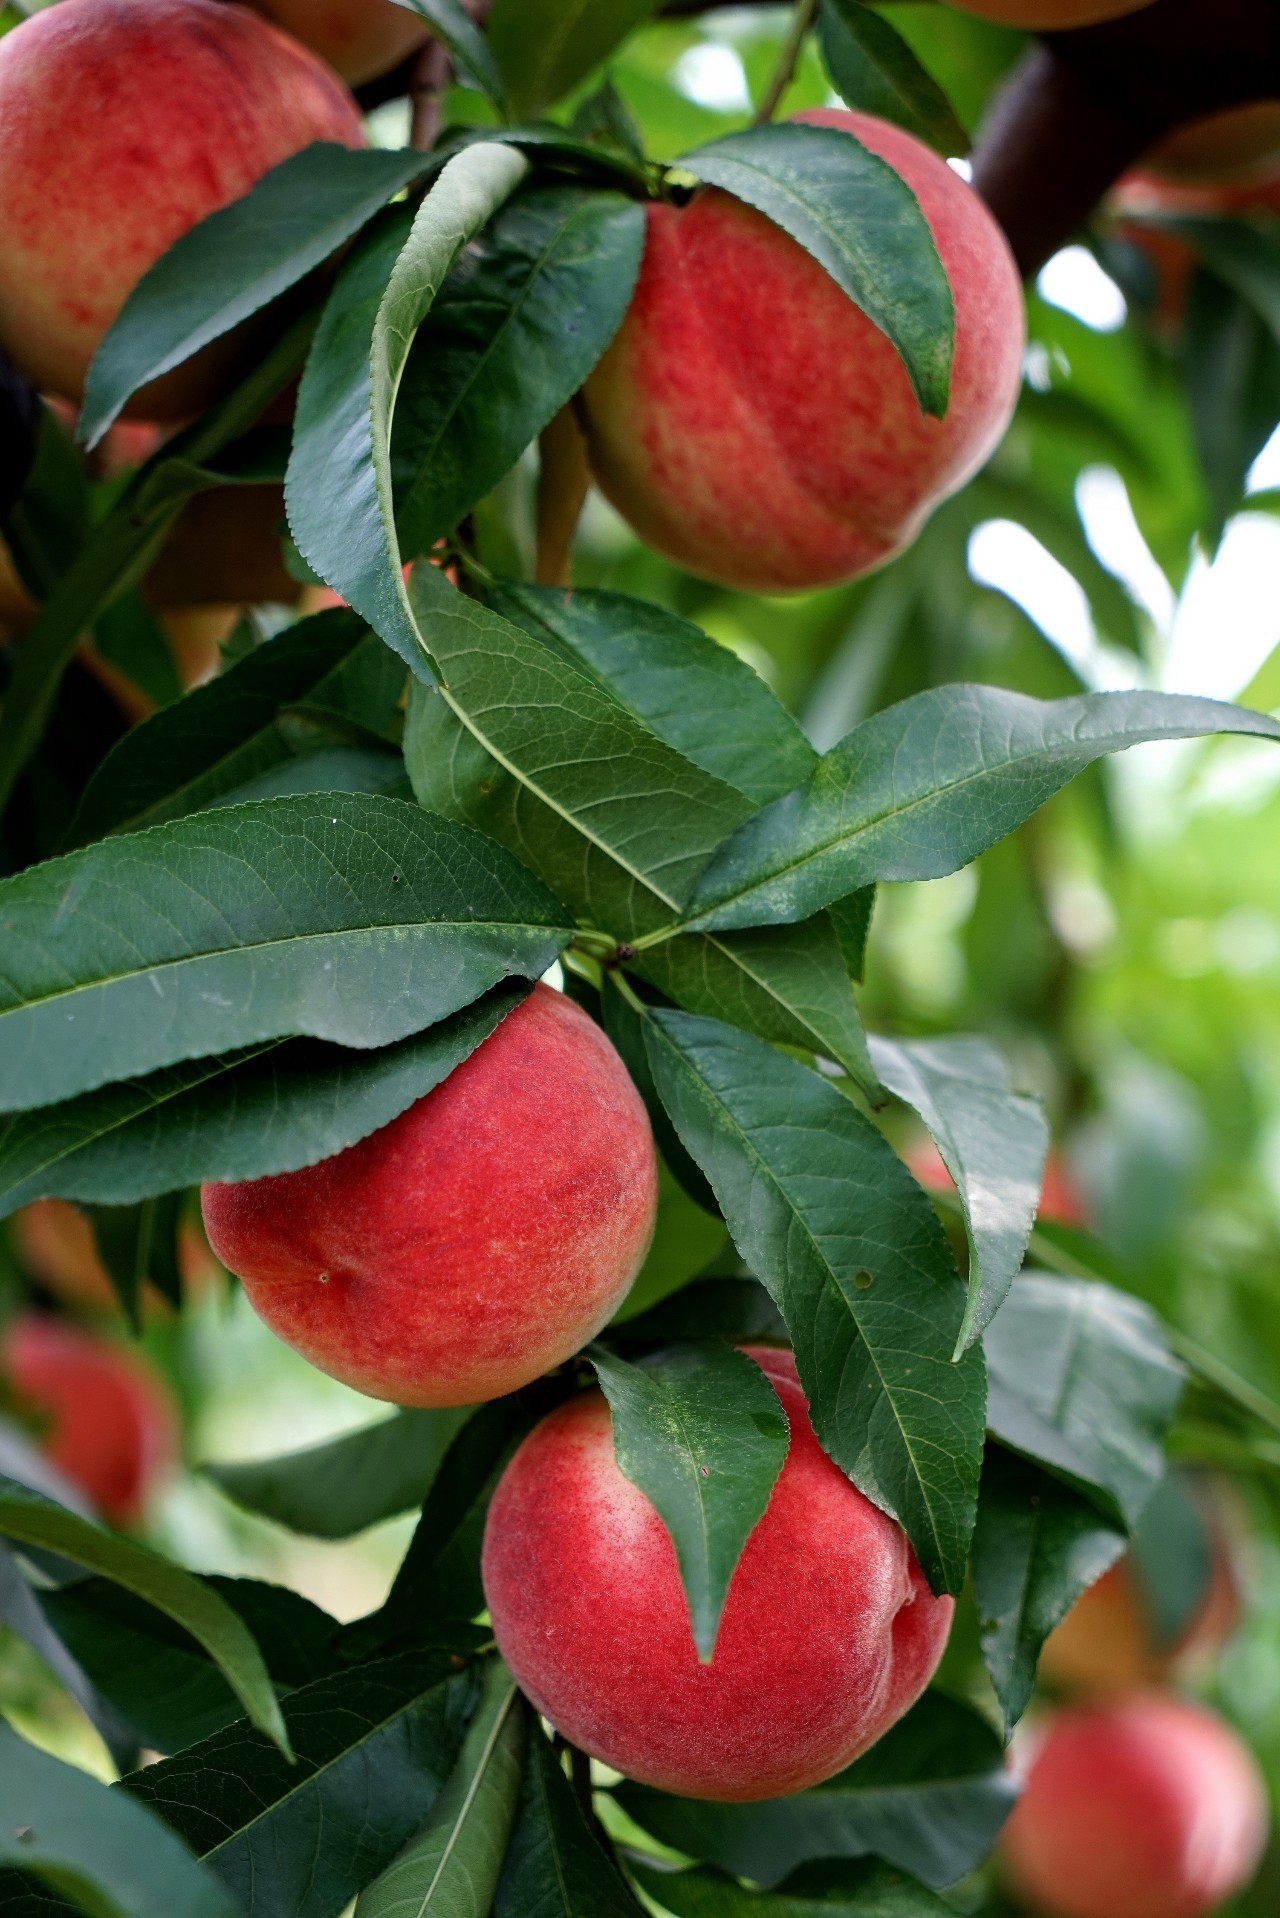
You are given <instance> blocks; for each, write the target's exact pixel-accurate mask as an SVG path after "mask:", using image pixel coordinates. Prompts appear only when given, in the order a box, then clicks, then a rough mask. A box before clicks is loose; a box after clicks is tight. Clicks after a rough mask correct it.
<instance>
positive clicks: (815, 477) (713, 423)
mask: <svg viewBox="0 0 1280 1918" xmlns="http://www.w3.org/2000/svg"><path fill="white" fill-rule="evenodd" d="M798 117H799V118H800V119H801V120H804V121H807V122H809V123H811V124H813V125H817V126H826V127H834V128H836V129H840V130H844V131H846V132H848V133H851V134H855V135H856V136H857V138H858V139H859V140H861V141H862V142H863V143H864V144H865V145H866V146H868V147H870V148H871V149H872V151H873V152H875V153H878V154H879V155H880V156H881V157H882V158H883V159H885V160H886V161H888V163H889V164H890V166H892V167H893V168H894V169H895V170H896V171H897V172H898V173H899V174H901V176H902V178H903V179H904V180H905V181H906V182H907V184H908V185H909V186H910V187H911V188H912V190H913V191H914V192H915V194H916V195H917V197H918V199H919V201H920V205H921V207H922V208H923V210H924V214H925V218H926V219H927V221H928V223H929V226H930V228H931V230H932V232H933V236H934V239H935V241H936V242H937V246H938V251H939V253H940V255H941V257H942V262H943V265H944V266H945V268H946V271H947V275H948V277H949V279H950V281H951V287H952V292H953V294H954V298H955V307H956V345H955V356H954V361H953V366H952V377H951V401H950V405H949V407H948V409H947V414H946V417H945V419H941V420H936V419H927V418H926V417H925V416H924V415H923V414H922V413H921V411H920V408H919V405H918V403H917V401H916V398H915V395H914V393H913V391H912V389H911V384H910V381H909V380H908V378H907V374H906V370H905V368H904V367H903V365H902V362H901V360H900V359H899V358H898V355H897V353H896V352H895V350H894V348H893V347H892V346H891V345H890V343H889V340H888V339H887V338H886V336H885V335H884V334H883V333H881V332H880V331H879V330H878V329H877V328H876V327H875V326H874V325H873V324H872V322H871V321H870V320H869V319H868V318H867V317H866V315H865V314H864V313H862V312H861V311H860V310H859V308H858V307H856V306H855V305H854V304H853V302H852V301H851V300H850V299H849V298H848V297H847V296H846V295H845V294H844V293H842V292H841V290H840V288H839V287H838V286H837V285H836V283H835V281H834V280H833V279H832V278H831V277H830V275H829V274H828V273H826V272H825V271H824V269H823V268H822V267H821V266H819V264H818V262H817V261H816V260H815V259H814V258H813V257H812V256H811V255H810V254H809V253H807V252H806V251H805V250H804V248H803V247H802V246H800V245H799V244H798V243H797V242H796V241H795V240H793V239H791V238H790V236H789V235H788V234H786V233H784V232H783V231H782V229H781V228H780V227H777V226H775V225H774V224H773V222H772V221H771V220H769V219H766V217H765V215H764V214H763V213H760V212H757V211H756V209H755V208H754V207H750V206H747V205H745V204H744V202H742V201H741V200H736V199H734V198H733V197H732V195H730V194H728V193H723V192H720V191H719V190H717V189H715V188H709V187H704V188H702V189H701V190H700V191H698V192H697V193H696V194H695V195H694V197H693V198H692V200H690V201H689V203H688V204H687V205H686V206H683V207H677V206H670V205H665V204H661V205H651V206H650V207H649V208H648V212H647V217H648V234H647V239H646V243H645V253H644V260H643V263H642V266H641V270H640V277H639V280H638V282H637V285H636V291H635V297H634V299H633V300H632V304H631V307H630V310H629V312H628V314H627V316H626V318H625V320H624V321H623V323H622V327H621V329H620V330H619V333H618V336H617V338H616V339H615V341H614V342H613V345H612V346H611V347H610V349H609V351H608V352H607V353H606V354H605V356H604V358H603V360H602V361H601V362H600V365H599V366H598V367H597V368H596V370H595V372H594V373H593V374H592V376H591V378H590V379H589V380H588V381H587V384H586V386H585V388H584V389H583V395H582V424H583V428H584V431H585V434H586V438H587V445H588V451H589V453H590V458H591V466H592V471H593V473H594V475H595V478H596V480H597V482H598V484H599V485H600V487H601V490H602V491H603V492H604V493H605V495H606V497H607V498H608V499H610V500H611V501H612V503H613V505H614V506H615V507H616V508H617V509H618V511H619V512H620V513H621V514H622V516H623V518H624V519H626V520H628V521H629V522H630V523H631V525H632V526H633V527H634V528H635V530H636V532H637V533H639V535H640V537H641V538H642V539H644V540H647V541H648V543H649V544H650V545H651V546H654V547H656V548H657V550H658V551H659V552H660V553H663V554H665V555H666V557H667V558H668V559H672V560H675V561H676V562H677V563H678V564H679V565H681V566H685V567H688V568H689V570H690V571H691V572H695V573H700V574H702V575H704V576H705V577H707V578H709V579H714V580H718V581H720V582H721V583H722V584H724V585H726V586H733V587H739V588H742V589H744V590H748V591H753V592H766V593H784V592H795V591H803V590H805V589H807V588H810V587H816V586H827V585H833V584H835V583H836V582H837V581H840V580H846V579H852V578H854V577H855V576H856V575H857V574H859V573H865V572H868V571H870V570H871V569H872V568H873V567H876V566H881V565H883V564H884V563H885V561H886V560H889V559H892V558H893V556H894V554H895V553H898V552H901V550H902V549H903V547H905V546H907V545H909V544H910V542H911V540H912V539H914V538H915V536H916V534H917V533H918V532H919V530H920V528H921V526H922V525H923V524H924V521H925V520H926V519H927V518H928V515H929V513H930V512H931V511H932V510H933V508H934V507H935V506H937V505H938V504H939V502H940V501H941V500H943V499H945V498H946V497H947V495H948V494H950V493H953V492H955V491H956V489H957V488H958V487H960V486H962V485H963V484H964V482H965V480H967V479H968V478H969V477H970V476H971V475H972V474H973V473H975V472H976V471H977V469H978V468H979V467H980V466H981V465H982V463H983V461H984V460H985V459H986V458H987V456H988V454H990V453H991V451H992V450H993V448H994V447H995V445H996V443H997V441H998V440H999V439H1000V437H1001V435H1002V434H1003V432H1004V429H1005V427H1006V425H1007V424H1008V421H1009V417H1010V415H1011V413H1012V411H1013V407H1014V402H1015V401H1016V399H1017V395H1018V383H1019V378H1020V368H1021V363H1022V344H1023V318H1022V296H1021V291H1020V288H1019V284H1018V275H1017V269H1016V268H1015V266H1014V263H1013V258H1012V255H1011V254H1010V252H1009V248H1008V245H1007V243H1006V241H1005V238H1004V235H1003V234H1002V233H1001V231H1000V229H999V227H998V226H997V225H996V223H995V221H994V220H993V219H992V217H991V215H990V213H988V211H987V209H986V207H985V206H984V205H983V204H982V202H981V200H980V199H979V198H978V196H977V194H976V193H974V192H973V190H972V189H971V188H970V187H968V186H966V184H965V182H964V181H963V180H962V179H961V178H960V177H959V175H958V174H957V173H955V172H953V171H952V169H951V168H950V167H949V166H947V164H946V163H945V161H943V160H941V159H940V158H939V157H938V155H937V154H936V153H934V152H933V151H932V149H931V148H929V147H926V146H924V145H923V144H922V142H921V141H919V140H917V139H915V138H913V136H912V135H911V134H909V133H904V132H903V131H902V130H901V128H899V127H894V126H890V125H888V124H887V123H886V122H885V121H883V120H877V119H875V118H873V117H872V116H871V115H870V114H866V113H847V112H845V111H843V110H842V109H834V108H833V109H827V108H823V109H820V110H818V111H815V112H812V113H804V114H801V115H799V116H798Z"/></svg>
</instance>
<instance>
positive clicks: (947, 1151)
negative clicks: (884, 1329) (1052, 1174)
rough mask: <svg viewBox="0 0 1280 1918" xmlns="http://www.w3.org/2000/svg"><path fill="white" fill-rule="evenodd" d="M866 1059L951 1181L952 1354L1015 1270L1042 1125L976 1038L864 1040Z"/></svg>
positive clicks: (1044, 1131) (975, 1332) (1037, 1172)
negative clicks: (964, 1290)
mask: <svg viewBox="0 0 1280 1918" xmlns="http://www.w3.org/2000/svg"><path fill="white" fill-rule="evenodd" d="M871 1056H872V1062H873V1064H874V1065H875V1068H876V1071H877V1072H878V1073H879V1075H880V1077H881V1079H883V1081H884V1083H885V1085H887V1086H888V1088H889V1090H890V1092H895V1093H897V1095H898V1097H899V1098H900V1099H904V1100H905V1101H906V1103H907V1104H908V1105H909V1106H913V1107H914V1108H915V1110H916V1111H917V1112H918V1113H919V1114H920V1117H921V1118H922V1119H923V1120H924V1122H925V1125H926V1126H927V1127H928V1129H929V1134H930V1137H931V1138H932V1139H933V1142H934V1144H935V1145H936V1146H937V1148H938V1151H939V1152H940V1153H941V1154H942V1158H943V1162H944V1164H945V1165H946V1168H947V1170H948V1172H949V1173H950V1174H951V1176H952V1178H953V1179H954V1180H955V1182H956V1186H957V1189H958V1191H959V1194H960V1203H961V1205H962V1206H963V1208H964V1225H965V1232H966V1234H967V1235H968V1239H969V1302H968V1304H967V1306H966V1307H965V1315H964V1324H963V1326H962V1327H961V1332H960V1339H959V1342H958V1345H957V1350H958V1351H959V1350H963V1348H964V1347H965V1346H966V1345H970V1344H972V1342H973V1340H974V1339H976V1338H979V1337H980V1336H981V1335H982V1333H983V1331H984V1330H985V1329H986V1327H987V1326H988V1325H990V1323H991V1321H992V1319H993V1318H994V1317H995V1314H996V1311H997V1310H998V1308H999V1305H1000V1302H1001V1300H1002V1299H1003V1298H1004V1296H1005V1294H1006V1293H1007V1292H1008V1290H1009V1287H1010V1286H1011V1285H1012V1284H1013V1281H1014V1277H1015V1275H1016V1274H1017V1272H1018V1271H1019V1270H1020V1269H1021V1266H1022V1257H1023V1254H1024V1253H1025V1251H1026V1249H1027V1240H1028V1238H1029V1237H1030V1236H1031V1227H1032V1225H1033V1223H1034V1221H1035V1216H1036V1207H1037V1206H1038V1205H1039V1203H1040V1186H1041V1182H1042V1180H1043V1177H1044V1161H1045V1154H1046V1153H1047V1152H1048V1150H1049V1128H1048V1126H1047V1125H1046V1123H1045V1118H1044V1113H1043V1111H1042V1110H1041V1107H1040V1104H1039V1101H1038V1100H1036V1099H1030V1098H1026V1097H1025V1096H1023V1095H1022V1094H1021V1093H1017V1092H1015V1091H1014V1090H1013V1088H1012V1086H1011V1084H1010V1082H1009V1068H1008V1065H1007V1063H1006V1061H1005V1059H1004V1056H1003V1055H1002V1054H1001V1053H999V1052H997V1050H996V1048H995V1047H994V1046H993V1045H991V1044H989V1043H988V1041H987V1040H985V1039H978V1038H970V1037H953V1038H939V1039H914V1040H906V1039H873V1040H872V1041H871Z"/></svg>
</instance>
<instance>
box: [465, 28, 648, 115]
mask: <svg viewBox="0 0 1280 1918" xmlns="http://www.w3.org/2000/svg"><path fill="white" fill-rule="evenodd" d="M657 5H658V0H494V5H493V9H492V11H491V12H490V15H489V26H488V35H489V43H490V45H491V47H492V48H493V55H494V58H495V60H496V61H497V63H498V67H499V69H500V71H501V73H502V77H503V80H504V82H505V84H506V90H507V97H508V99H509V100H510V102H511V107H512V111H513V113H514V115H515V117H516V118H517V119H521V118H523V117H524V116H525V115H526V114H539V113H541V112H542V110H543V108H544V107H548V106H550V105H551V103H552V102H553V101H554V100H559V99H561V98H562V97H563V96H564V95H565V94H566V93H568V91H569V89H570V88H571V87H573V86H576V85H577V83H578V81H579V80H582V79H585V77H586V75H587V74H588V73H590V72H591V70H592V68H593V67H596V66H599V64H600V62H601V61H602V60H604V59H605V58H606V57H607V56H608V55H609V54H610V53H612V52H613V49H614V48H615V47H616V46H617V45H618V44H619V43H620V42H621V41H622V40H625V38H626V37H627V35H628V34H629V33H630V32H632V30H633V29H634V28H636V27H638V26H639V25H640V24H641V23H642V22H643V21H645V20H647V19H648V17H649V15H650V14H651V13H654V12H655V11H656V10H657Z"/></svg>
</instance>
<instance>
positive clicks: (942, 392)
mask: <svg viewBox="0 0 1280 1918" xmlns="http://www.w3.org/2000/svg"><path fill="white" fill-rule="evenodd" d="M680 165H681V167H682V168H685V169H687V170H688V171H689V172H690V173H693V174H695V175H696V176H697V178H698V179H699V180H703V181H705V182H706V183H707V185H708V186H717V187H720V188H721V189H722V190H723V191H724V192H726V193H732V194H733V195H734V197H735V198H736V199H739V200H745V201H746V203H747V205H748V206H754V207H756V208H758V209H759V211H760V212H761V213H763V214H766V215H767V217H768V218H769V219H771V220H772V221H774V223H775V224H776V225H777V226H780V227H781V228H782V229H783V231H784V232H786V233H789V234H790V235H791V237H792V239H793V240H795V241H797V242H798V244H799V245H800V246H802V247H803V248H804V249H805V251H806V253H811V254H812V255H813V257H814V259H815V260H816V261H817V262H818V264H819V266H821V267H824V268H825V269H826V271H827V272H828V273H829V274H830V275H831V277H832V279H833V280H834V281H835V283H836V285H837V286H838V287H840V288H841V290H842V291H843V292H845V293H847V294H848V296H849V298H850V299H851V300H852V301H853V303H854V305H855V306H857V307H859V308H861V310H862V312H864V313H865V314H866V316H867V318H868V319H869V320H870V321H871V322H872V324H873V325H874V326H876V327H878V328H879V329H880V331H881V332H882V333H883V334H884V335H885V337H886V338H887V339H888V340H889V341H890V343H891V344H892V345H893V347H894V348H895V350H896V351H897V353H898V355H899V357H900V359H901V360H902V364H903V365H904V366H905V368H906V370H907V376H908V378H909V379H910V381H911V384H912V387H913V388H914V390H915V395H916V398H917V400H918V401H919V402H920V410H921V412H923V413H928V414H932V415H933V416H934V417H935V418H936V419H941V418H942V417H943V415H944V414H945V413H946V410H947V402H948V398H949V396H950V391H951V354H952V347H953V344H954V340H955V323H956V316H955V302H954V301H953V299H952V297H951V285H950V282H949V281H948V279H947V275H946V271H945V269H944V267H943V264H942V261H941V260H940V259H939V257H938V249H937V247H936V246H935V244H934V239H933V234H932V232H931V231H930V228H929V223H928V221H927V220H926V219H925V217H924V214H923V213H922V212H921V210H920V203H919V201H918V200H917V199H916V196H915V194H914V193H913V192H912V191H911V188H910V187H909V186H908V185H907V183H906V181H905V180H903V179H902V178H901V177H900V176H899V175H898V174H896V173H895V172H894V170H893V168H892V167H891V166H890V165H889V164H888V162H887V161H885V160H882V159H881V158H880V156H879V154H876V153H871V152H870V151H869V150H868V149H867V148H866V147H864V146H863V144H862V142H861V141H860V140H857V139H855V138H854V136H853V135H852V134H851V133H845V132H843V131H842V130H841V129H840V128H838V127H815V126H807V125H803V124H797V123H796V122H794V121H791V122H785V123H783V124H782V125H779V126H762V127H751V128H749V129H748V130H747V131H746V132H744V133H730V134H727V135H726V136H725V137H724V138H723V139H721V140H713V141H712V142H711V144H710V145H709V146H704V147H698V148H697V149H696V151H695V152H693V153H688V154H686V155H685V156H684V158H683V159H682V160H681V162H680Z"/></svg>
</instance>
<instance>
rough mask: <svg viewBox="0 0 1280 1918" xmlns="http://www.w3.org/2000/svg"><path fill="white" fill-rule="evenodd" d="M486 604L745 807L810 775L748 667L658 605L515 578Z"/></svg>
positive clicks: (790, 731) (786, 723) (802, 742)
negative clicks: (584, 674)
mask: <svg viewBox="0 0 1280 1918" xmlns="http://www.w3.org/2000/svg"><path fill="white" fill-rule="evenodd" d="M489 600H490V604H491V605H492V606H493V607H494V608H495V610H496V611H498V612H500V613H501V614H502V615H503V617H504V618H505V619H510V620H513V621H514V622H515V623H516V624H517V625H519V626H524V627H525V628H526V629H527V630H528V631H530V632H533V633H536V634H537V635H538V636H539V637H540V638H542V639H543V640H544V641H545V642H546V643H547V644H549V645H551V646H554V647H555V648H556V650H557V651H559V652H561V653H562V654H564V656H565V657H566V658H569V659H572V660H573V661H574V662H575V664H577V665H579V666H581V667H584V668H585V669H586V670H587V671H588V672H589V673H590V674H591V675H592V677H593V678H595V679H597V680H599V681H600V683H601V685H603V686H604V687H606V688H607V690H608V691H609V692H610V693H612V694H613V696H614V698H615V699H617V700H620V701H621V703H622V704H623V705H624V706H626V707H627V708H628V709H629V710H630V711H631V712H633V713H634V714H635V715H636V717H637V719H640V720H643V722H644V724H645V725H646V726H647V727H648V728H649V730H650V731H651V732H654V733H656V734H657V735H658V738H659V739H662V740H665V741H666V743H667V745H668V746H673V747H674V748H675V750H676V751H677V752H679V753H683V754H684V756H685V758H686V759H692V761H693V762H694V764H695V765H696V766H701V767H702V769H703V770H704V772H709V773H711V774H712V775H713V776H714V777H715V778H716V779H722V780H723V781H724V782H725V784H726V785H729V786H733V787H736V789H737V790H738V791H739V792H740V793H742V794H744V795H745V797H746V798H748V799H749V800H751V802H752V804H753V805H756V806H762V805H765V804H766V803H767V802H768V801H769V800H771V799H779V798H781V796H782V795H783V793H786V792H790V790H791V788H792V787H793V786H797V785H799V783H800V782H801V780H803V779H806V778H807V777H808V775H809V774H810V772H812V770H813V767H814V765H815V763H816V761H817V757H818V756H817V754H816V753H815V752H814V750H813V747H812V746H811V745H810V744H809V742H808V740H807V739H806V738H805V736H804V734H803V733H802V732H801V730H800V728H799V726H798V725H797V724H796V722H795V720H794V719H793V718H792V717H791V715H790V713H789V712H788V711H787V709H786V707H785V706H784V705H783V704H782V703H781V701H780V700H778V699H777V698H775V696H774V694H773V693H772V692H771V691H770V689H769V687H768V686H767V685H766V684H765V682H764V680H763V679H761V677H760V675H759V673H757V672H756V671H755V669H754V667H751V666H749V665H747V663H746V661H745V660H741V659H739V658H738V656H737V654H736V653H733V652H730V650H729V648H728V647H727V646H721V645H719V644H718V643H717V642H716V641H715V640H714V639H709V638H708V637H707V635H706V633H704V632H703V630H702V628H701V627H700V626H695V625H693V624H692V623H691V621H689V620H687V619H681V618H680V617H679V616H678V615H677V614H675V613H671V612H668V611H667V610H666V608H665V607H662V606H654V605H652V604H651V603H650V602H649V601H648V600H645V599H633V598H631V597H630V596H629V595H628V594H626V593H602V592H592V591H590V590H577V591H574V592H564V591H561V590H559V589H558V588H555V587H550V586H528V585H525V584H523V583H521V582H518V581H515V580H503V581H501V582H500V583H499V585H498V586H497V587H496V588H495V589H494V590H493V591H491V593H490V594H489Z"/></svg>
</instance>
